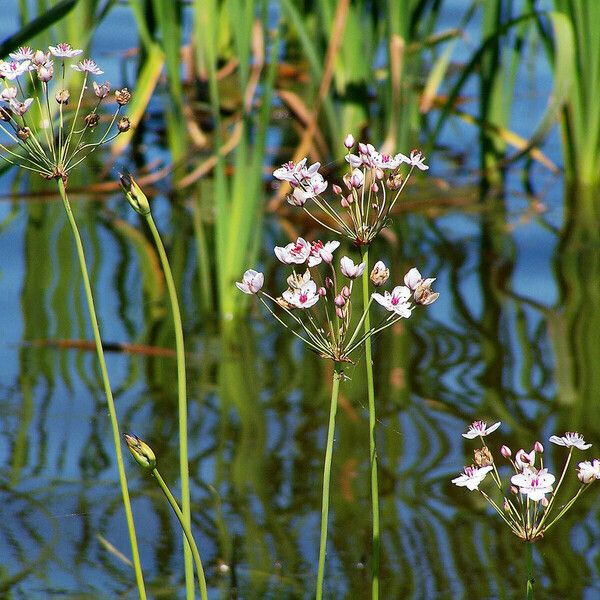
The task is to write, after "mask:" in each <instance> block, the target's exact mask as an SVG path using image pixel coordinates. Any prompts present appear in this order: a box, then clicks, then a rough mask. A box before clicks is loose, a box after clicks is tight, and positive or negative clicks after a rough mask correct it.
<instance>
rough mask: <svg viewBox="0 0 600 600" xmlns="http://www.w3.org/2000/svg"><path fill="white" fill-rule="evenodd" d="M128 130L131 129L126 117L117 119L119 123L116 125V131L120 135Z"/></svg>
mask: <svg viewBox="0 0 600 600" xmlns="http://www.w3.org/2000/svg"><path fill="white" fill-rule="evenodd" d="M130 128H131V121H130V120H129V119H128V118H127V117H121V118H120V119H119V123H118V124H117V129H118V130H119V131H120V132H121V133H125V132H126V131H129V129H130Z"/></svg>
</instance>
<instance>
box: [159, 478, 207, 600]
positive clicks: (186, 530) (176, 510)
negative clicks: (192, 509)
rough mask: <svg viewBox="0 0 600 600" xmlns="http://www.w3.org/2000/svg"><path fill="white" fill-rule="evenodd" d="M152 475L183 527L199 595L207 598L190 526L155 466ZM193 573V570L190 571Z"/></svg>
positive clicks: (205, 599)
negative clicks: (194, 565) (194, 568)
mask: <svg viewBox="0 0 600 600" xmlns="http://www.w3.org/2000/svg"><path fill="white" fill-rule="evenodd" d="M152 476H153V477H154V479H156V481H157V482H158V485H159V486H160V489H161V490H162V491H163V494H164V495H165V496H166V498H167V500H168V501H169V504H170V505H171V508H172V509H173V512H174V513H175V515H176V516H177V518H178V519H179V523H180V524H181V529H183V533H184V535H185V539H186V540H187V544H188V546H189V550H190V551H191V554H192V556H193V557H194V563H195V564H196V571H197V574H198V583H199V584H200V597H201V598H202V600H208V590H207V589H206V579H205V577H204V568H203V567H202V560H200V553H199V552H198V546H196V541H195V540H194V536H193V535H192V530H191V528H190V526H189V525H188V524H187V523H186V522H185V517H184V515H183V513H182V512H181V509H180V508H179V505H178V504H177V500H175V498H174V497H173V494H171V490H169V487H168V486H167V484H166V483H165V481H164V479H163V478H162V477H161V476H160V473H159V472H158V469H157V468H156V467H155V468H154V469H152ZM192 573H193V571H192Z"/></svg>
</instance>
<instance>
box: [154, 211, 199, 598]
mask: <svg viewBox="0 0 600 600" xmlns="http://www.w3.org/2000/svg"><path fill="white" fill-rule="evenodd" d="M145 218H146V223H148V227H149V228H150V231H151V233H152V237H153V239H154V243H155V245H156V248H157V250H158V255H159V257H160V263H161V266H162V269H163V272H164V274H165V279H166V282H167V289H168V292H169V300H170V302H171V310H172V312H173V328H174V329H175V349H176V353H177V395H178V405H177V406H178V413H179V476H180V479H181V507H182V509H183V518H184V521H185V524H186V526H187V527H188V528H189V527H191V524H192V516H191V506H190V474H189V466H188V439H187V430H188V426H187V390H186V379H185V347H184V343H183V326H182V324H181V311H180V310H179V302H178V300H177V290H176V288H175V281H174V279H173V273H172V271H171V266H170V265H169V259H168V257H167V253H166V251H165V247H164V244H163V243H162V240H161V237H160V233H159V232H158V229H157V228H156V225H155V223H154V219H153V218H152V214H151V213H148V214H147V215H145ZM184 533H185V530H184ZM183 554H184V565H185V589H186V596H187V598H188V600H194V588H195V586H194V566H193V564H192V554H191V552H190V548H189V546H188V544H186V542H185V539H184V541H183Z"/></svg>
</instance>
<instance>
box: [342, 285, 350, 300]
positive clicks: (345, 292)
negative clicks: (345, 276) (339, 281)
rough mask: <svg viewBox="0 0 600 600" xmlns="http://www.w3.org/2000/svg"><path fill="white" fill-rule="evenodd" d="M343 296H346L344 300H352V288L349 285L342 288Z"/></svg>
mask: <svg viewBox="0 0 600 600" xmlns="http://www.w3.org/2000/svg"><path fill="white" fill-rule="evenodd" d="M342 296H344V298H350V288H349V287H348V286H347V285H345V286H344V287H343V288H342Z"/></svg>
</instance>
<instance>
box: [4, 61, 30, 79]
mask: <svg viewBox="0 0 600 600" xmlns="http://www.w3.org/2000/svg"><path fill="white" fill-rule="evenodd" d="M30 64H31V61H30V60H22V61H20V62H3V63H2V64H0V75H2V76H4V77H5V78H6V79H8V80H9V81H14V80H15V79H16V78H17V77H20V76H21V75H23V73H26V72H27V71H28V70H29V65H30Z"/></svg>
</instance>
